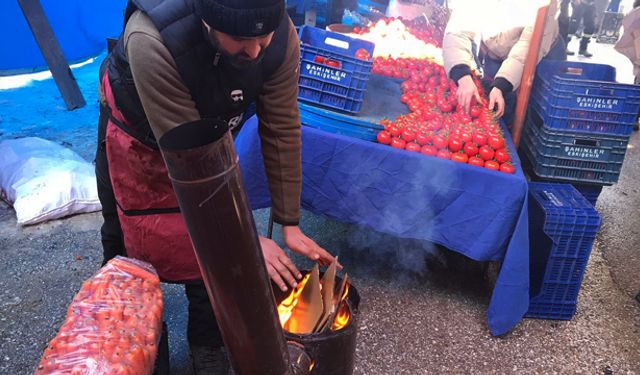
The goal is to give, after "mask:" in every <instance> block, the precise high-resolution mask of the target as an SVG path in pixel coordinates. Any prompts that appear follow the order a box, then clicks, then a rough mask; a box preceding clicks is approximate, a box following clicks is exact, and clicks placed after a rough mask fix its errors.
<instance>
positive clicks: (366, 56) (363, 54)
mask: <svg viewBox="0 0 640 375" xmlns="http://www.w3.org/2000/svg"><path fill="white" fill-rule="evenodd" d="M356 59H359V60H365V61H369V60H370V59H371V54H370V53H369V51H367V50H366V49H364V48H360V49H359V50H357V51H356Z"/></svg>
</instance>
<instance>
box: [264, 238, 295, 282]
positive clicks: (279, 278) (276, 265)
mask: <svg viewBox="0 0 640 375" xmlns="http://www.w3.org/2000/svg"><path fill="white" fill-rule="evenodd" d="M260 247H261V248H262V255H263V256H264V262H265V264H266V266H267V272H268V273H269V277H271V280H273V282H274V283H276V285H278V287H279V288H280V289H281V290H282V291H283V292H286V291H287V289H288V288H287V285H289V286H290V287H291V288H295V287H296V286H297V285H298V282H297V280H300V278H301V277H302V274H301V273H300V271H298V268H296V266H295V264H293V262H292V261H291V259H289V257H288V256H287V254H286V253H285V252H284V250H282V249H281V248H280V246H278V244H276V243H275V241H273V240H270V239H268V238H266V237H262V236H261V237H260Z"/></svg>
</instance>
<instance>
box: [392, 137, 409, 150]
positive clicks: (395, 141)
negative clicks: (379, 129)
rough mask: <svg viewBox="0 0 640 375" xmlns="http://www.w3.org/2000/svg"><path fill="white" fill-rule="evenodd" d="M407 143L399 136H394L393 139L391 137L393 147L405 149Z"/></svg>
mask: <svg viewBox="0 0 640 375" xmlns="http://www.w3.org/2000/svg"><path fill="white" fill-rule="evenodd" d="M406 145H407V142H405V141H403V140H402V139H400V138H398V137H393V139H391V147H393V148H401V149H403V150H404V148H405V146H406Z"/></svg>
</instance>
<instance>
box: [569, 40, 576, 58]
mask: <svg viewBox="0 0 640 375" xmlns="http://www.w3.org/2000/svg"><path fill="white" fill-rule="evenodd" d="M569 43H571V37H567V56H573V55H575V54H576V53H575V52H573V51H570V50H569Z"/></svg>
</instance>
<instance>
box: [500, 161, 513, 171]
mask: <svg viewBox="0 0 640 375" xmlns="http://www.w3.org/2000/svg"><path fill="white" fill-rule="evenodd" d="M500 172H504V173H509V174H514V173H516V168H515V167H514V166H513V164H511V163H509V162H507V163H502V164H500Z"/></svg>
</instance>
